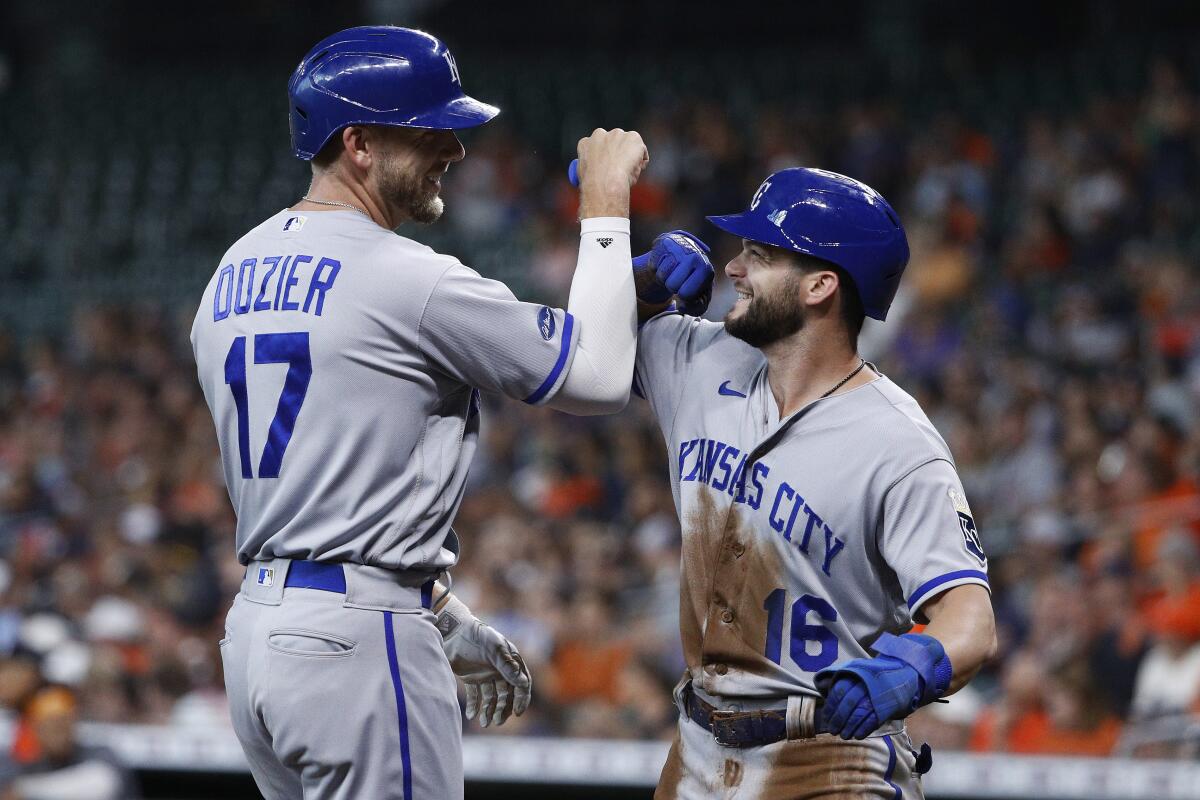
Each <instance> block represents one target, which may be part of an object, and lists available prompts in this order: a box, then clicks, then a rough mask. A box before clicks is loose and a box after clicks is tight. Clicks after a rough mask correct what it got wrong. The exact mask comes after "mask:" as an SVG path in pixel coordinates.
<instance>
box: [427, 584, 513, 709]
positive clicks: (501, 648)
mask: <svg viewBox="0 0 1200 800" xmlns="http://www.w3.org/2000/svg"><path fill="white" fill-rule="evenodd" d="M437 626H438V630H439V631H441V632H442V650H444V651H445V653H446V658H448V659H449V660H450V668H451V669H453V670H454V674H455V675H457V676H458V677H459V678H461V679H462V682H463V685H464V686H465V687H466V690H467V712H466V713H467V719H475V717H476V716H478V717H479V726H480V727H481V728H486V727H487V726H488V725H489V724H492V725H501V724H503V723H504V720H506V719H508V717H509V715H511V714H516V715H517V716H518V717H519V716H521V715H522V714H524V713H525V709H526V708H528V707H529V697H530V693H531V690H532V687H533V678H532V677H530V675H529V668H528V667H526V666H525V661H524V660H523V659H522V658H521V654H520V653H518V652H517V648H516V647H515V646H513V643H512V642H510V641H509V640H508V639H506V638H504V636H503V635H501V634H500V632H499V631H497V630H496V629H495V628H493V627H492V626H490V625H485V624H484V623H483V622H481V621H480V620H478V619H476V618H475V615H474V614H472V613H471V609H469V608H467V606H466V604H465V603H464V602H462V601H461V600H459V599H458V598H457V597H455V596H454V595H450V596H449V598H447V600H446V604H445V605H444V606H442V609H441V611H439V612H438V615H437Z"/></svg>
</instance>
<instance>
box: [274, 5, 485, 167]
mask: <svg viewBox="0 0 1200 800" xmlns="http://www.w3.org/2000/svg"><path fill="white" fill-rule="evenodd" d="M288 106H289V110H290V112H291V114H290V118H289V124H290V127H291V132H292V150H293V152H295V154H296V157H297V158H302V159H304V160H306V161H307V160H309V159H311V158H312V157H313V156H315V155H316V154H317V153H319V152H320V151H321V148H322V147H324V146H325V144H326V142H328V141H329V139H330V138H331V137H332V136H333V135H334V134H335V133H337V132H338V131H340V130H341V129H342V128H345V127H346V126H347V125H399V126H401V127H407V128H436V129H438V130H457V129H459V128H473V127H475V126H476V125H482V124H483V123H485V122H487V121H488V120H490V119H491V118H492V117H494V116H496V115H497V114H499V113H500V109H498V108H496V107H495V106H491V105H488V104H487V103H481V102H480V101H478V100H476V99H475V98H473V97H469V96H467V95H466V94H464V93H463V88H462V82H461V81H460V80H459V77H458V65H457V64H455V63H454V56H452V55H450V51H449V50H447V49H446V45H445V44H443V43H442V41H441V40H440V39H438V38H437V37H435V36H430V35H429V34H428V33H425V32H424V31H416V30H411V29H409V28H396V27H392V26H388V25H372V26H367V27H361V28H349V29H347V30H344V31H341V32H340V33H335V34H333V35H332V36H330V37H328V38H325V39H322V40H321V41H320V42H318V43H317V45H316V46H315V47H313V49H312V50H309V51H308V55H306V56H304V59H303V60H302V61H301V62H300V66H298V67H296V71H295V72H293V73H292V78H291V80H289V81H288Z"/></svg>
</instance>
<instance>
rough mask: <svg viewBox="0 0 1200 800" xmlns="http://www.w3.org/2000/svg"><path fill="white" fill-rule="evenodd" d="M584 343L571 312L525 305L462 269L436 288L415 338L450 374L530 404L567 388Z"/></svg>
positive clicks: (457, 266)
mask: <svg viewBox="0 0 1200 800" xmlns="http://www.w3.org/2000/svg"><path fill="white" fill-rule="evenodd" d="M578 339H579V331H578V329H577V327H576V325H575V319H574V317H572V316H571V314H570V313H569V312H567V311H564V310H562V309H559V308H551V307H549V306H543V305H538V304H536V303H525V302H522V301H520V300H518V299H517V298H516V297H515V296H514V295H513V293H512V292H511V291H510V290H509V288H508V287H507V286H505V285H504V284H503V283H501V282H500V281H494V280H491V279H489V278H484V277H483V276H481V275H480V274H479V273H477V272H475V271H474V270H472V269H469V268H468V267H465V266H463V265H462V264H455V265H453V266H451V267H450V268H449V269H447V270H446V272H445V273H444V274H443V275H442V277H441V278H440V279H439V280H438V282H437V284H436V285H435V286H434V288H433V291H432V292H431V293H430V295H429V300H428V301H427V302H426V304H425V308H424V310H423V311H422V313H421V321H420V324H419V326H418V334H417V343H418V346H419V347H420V350H421V352H422V354H423V355H424V356H425V358H426V359H427V360H428V361H429V362H430V363H431V364H433V365H434V366H435V367H437V368H438V369H440V370H442V371H443V372H445V373H446V374H448V375H450V376H452V377H454V378H457V379H458V380H461V381H462V382H463V383H466V384H469V385H471V386H474V387H476V388H479V389H484V390H487V391H493V392H500V393H502V394H504V395H507V396H508V397H513V398H516V399H518V400H524V401H525V402H526V403H530V404H539V403H544V402H545V401H546V400H548V399H550V398H551V397H553V396H554V393H555V392H557V391H558V389H559V387H560V386H562V382H563V378H564V377H565V376H566V374H567V370H568V369H569V368H570V366H571V358H572V357H573V356H574V354H575V345H576V343H577V341H578Z"/></svg>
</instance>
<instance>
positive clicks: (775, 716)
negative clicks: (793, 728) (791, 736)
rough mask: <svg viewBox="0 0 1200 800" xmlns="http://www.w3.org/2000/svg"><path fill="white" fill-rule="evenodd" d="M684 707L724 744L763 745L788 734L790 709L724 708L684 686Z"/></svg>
mask: <svg viewBox="0 0 1200 800" xmlns="http://www.w3.org/2000/svg"><path fill="white" fill-rule="evenodd" d="M683 707H684V709H685V710H686V712H687V715H688V718H689V719H690V720H691V721H692V722H694V723H696V724H697V725H699V726H700V727H701V728H704V730H706V731H708V732H709V733H711V734H712V735H713V737H714V738H715V739H716V740H717V744H719V745H722V746H724V747H759V746H761V745H764V744H774V743H775V742H781V741H783V740H784V739H786V738H788V737H787V709H779V710H770V709H768V710H766V711H722V710H720V709H719V708H717V707H716V706H713V705H710V704H709V703H706V702H705V701H704V700H701V699H700V698H699V697H697V696H696V693H695V692H693V691H692V683H691V681H688V683H687V685H686V686H684V687H683Z"/></svg>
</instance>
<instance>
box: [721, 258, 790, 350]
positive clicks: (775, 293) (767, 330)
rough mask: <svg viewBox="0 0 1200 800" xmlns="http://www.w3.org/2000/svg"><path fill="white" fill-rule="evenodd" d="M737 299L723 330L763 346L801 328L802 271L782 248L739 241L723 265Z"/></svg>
mask: <svg viewBox="0 0 1200 800" xmlns="http://www.w3.org/2000/svg"><path fill="white" fill-rule="evenodd" d="M725 274H726V275H728V276H729V278H730V280H732V281H733V288H734V289H736V290H737V301H736V302H735V303H734V304H733V308H731V309H729V313H728V314H726V315H725V330H726V332H728V333H729V335H730V336H734V337H736V338H738V339H741V340H742V341H743V342H745V343H746V344H748V345H751V346H752V347H766V346H767V345H769V344H773V343H775V342H777V341H779V340H780V339H784V338H786V337H788V336H791V335H792V334H793V333H795V332H796V331H798V330H800V329H801V328H802V327H804V317H805V308H804V303H803V301H802V294H803V293H804V285H803V281H804V277H805V276H804V273H803V272H801V271H800V270H799V269H797V267H796V262H795V258H794V257H793V255H792V254H791V253H789V252H788V251H786V250H783V249H782V248H778V247H772V246H770V245H765V244H760V243H758V242H753V241H750V240H749V239H743V240H742V252H741V253H739V254H738V255H737V256H736V257H735V258H734V259H733V260H732V261H730V262H729V263H728V264H726V265H725Z"/></svg>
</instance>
